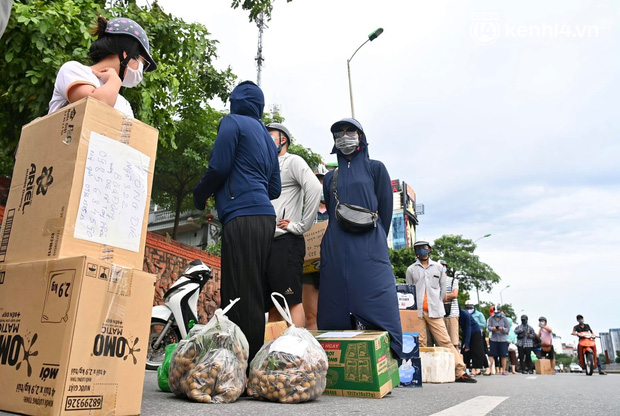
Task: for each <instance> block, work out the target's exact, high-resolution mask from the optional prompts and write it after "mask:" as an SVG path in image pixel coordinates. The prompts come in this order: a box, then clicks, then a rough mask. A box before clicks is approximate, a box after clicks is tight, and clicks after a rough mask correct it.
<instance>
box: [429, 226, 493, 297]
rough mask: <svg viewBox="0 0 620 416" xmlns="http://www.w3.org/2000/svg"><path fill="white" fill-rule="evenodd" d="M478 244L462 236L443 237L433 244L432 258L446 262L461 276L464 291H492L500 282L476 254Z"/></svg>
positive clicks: (460, 282) (460, 283)
mask: <svg viewBox="0 0 620 416" xmlns="http://www.w3.org/2000/svg"><path fill="white" fill-rule="evenodd" d="M475 249H476V244H474V242H473V241H472V240H470V239H467V238H463V236H461V235H443V236H441V237H440V238H438V239H436V240H435V242H434V244H433V251H432V253H431V256H432V257H433V259H435V260H439V259H442V260H445V261H446V262H447V263H448V267H450V268H451V269H453V270H454V271H455V273H457V274H461V275H462V276H461V278H460V280H459V285H460V287H461V289H462V290H463V291H469V290H472V289H478V290H483V291H490V290H491V289H492V288H493V286H494V285H495V284H497V283H498V282H499V281H500V277H499V276H498V275H497V273H495V272H494V271H493V269H492V268H491V266H489V265H488V264H486V263H483V262H481V261H480V259H479V257H478V256H477V255H475V254H474V250H475Z"/></svg>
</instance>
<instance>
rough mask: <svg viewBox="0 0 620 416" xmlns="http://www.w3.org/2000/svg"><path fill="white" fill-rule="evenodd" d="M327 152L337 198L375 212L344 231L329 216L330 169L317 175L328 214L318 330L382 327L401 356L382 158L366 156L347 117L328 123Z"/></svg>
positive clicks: (358, 129)
mask: <svg viewBox="0 0 620 416" xmlns="http://www.w3.org/2000/svg"><path fill="white" fill-rule="evenodd" d="M331 132H332V135H333V137H334V147H333V149H332V154H334V153H335V154H336V155H337V157H338V178H337V192H338V200H339V201H340V203H342V204H344V203H348V204H353V205H358V206H361V207H364V208H366V209H368V210H371V211H373V212H376V213H378V221H377V223H376V227H374V228H372V229H370V230H369V231H366V232H364V233H362V234H353V233H349V232H347V231H345V230H344V229H343V228H342V227H341V225H340V224H339V223H338V220H337V219H336V215H335V209H336V199H335V197H334V193H333V190H332V183H333V179H334V171H332V172H329V173H328V174H327V175H325V177H324V178H323V195H324V196H325V206H326V208H327V212H328V214H329V222H328V225H327V230H326V231H325V235H324V236H323V240H322V242H321V268H320V269H321V290H320V291H319V305H318V316H317V325H318V328H319V329H323V330H325V329H327V330H338V329H340V330H343V329H364V328H365V329H382V330H385V331H388V332H389V334H390V337H391V347H392V350H393V351H394V353H395V354H396V355H397V356H399V357H401V358H406V357H403V353H402V338H403V336H402V329H401V325H400V314H399V311H398V298H397V293H396V285H395V279H394V273H393V271H392V266H391V264H390V258H389V255H388V245H387V234H388V231H389V230H390V223H391V222H392V204H393V197H392V186H391V183H390V175H389V174H388V171H387V169H386V168H385V166H384V165H383V163H381V162H379V161H378V160H371V159H370V158H369V156H368V143H367V141H366V135H365V134H364V130H363V129H362V126H361V124H360V123H359V122H358V121H357V120H355V119H352V118H345V119H342V120H340V121H338V122H336V123H334V125H332V126H331Z"/></svg>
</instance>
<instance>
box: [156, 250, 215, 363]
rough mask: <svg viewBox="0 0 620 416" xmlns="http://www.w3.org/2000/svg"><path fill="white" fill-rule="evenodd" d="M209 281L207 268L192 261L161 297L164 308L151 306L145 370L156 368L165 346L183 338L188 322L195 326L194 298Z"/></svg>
mask: <svg viewBox="0 0 620 416" xmlns="http://www.w3.org/2000/svg"><path fill="white" fill-rule="evenodd" d="M211 278H212V274H211V268H209V266H207V265H206V264H204V263H203V262H202V261H201V260H194V261H192V262H191V263H190V264H189V266H187V268H186V269H185V271H184V272H183V274H182V275H181V276H179V278H178V279H177V281H176V282H174V284H173V285H172V286H170V288H169V289H168V291H167V292H166V293H165V294H164V304H163V305H157V306H153V311H152V312H151V332H150V334H149V348H148V352H147V356H146V369H147V370H156V369H157V367H159V365H160V364H161V363H162V362H163V360H164V355H165V352H166V346H167V345H170V344H174V343H177V342H179V341H180V340H182V339H184V338H185V337H186V336H187V333H188V332H189V323H190V321H191V320H193V321H194V322H195V323H198V297H199V296H200V292H201V291H202V288H203V287H204V286H205V285H206V284H207V282H208V281H209V279H211Z"/></svg>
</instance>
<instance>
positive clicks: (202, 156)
mask: <svg viewBox="0 0 620 416" xmlns="http://www.w3.org/2000/svg"><path fill="white" fill-rule="evenodd" d="M222 116H223V113H221V112H219V111H216V110H213V109H212V108H210V107H207V108H198V109H197V110H196V111H195V112H194V113H193V114H191V115H188V116H187V118H184V119H181V120H178V121H176V124H177V126H176V133H175V136H174V138H175V140H174V145H172V144H171V145H168V146H159V148H158V149H157V165H156V175H155V177H154V179H153V193H152V198H153V201H154V202H155V203H156V204H157V205H160V206H162V207H164V208H166V209H168V210H170V211H172V212H174V213H175V217H174V218H175V219H174V227H173V230H172V238H173V239H176V238H177V230H178V226H179V217H180V214H181V212H183V211H186V210H191V209H194V203H193V195H192V189H193V188H194V186H195V185H196V184H197V183H198V181H200V178H201V177H202V175H203V174H204V172H205V170H206V169H207V167H208V161H209V157H210V156H211V151H212V149H213V143H214V141H215V136H216V134H217V126H218V123H219V121H220V119H221V118H222ZM211 205H212V204H211Z"/></svg>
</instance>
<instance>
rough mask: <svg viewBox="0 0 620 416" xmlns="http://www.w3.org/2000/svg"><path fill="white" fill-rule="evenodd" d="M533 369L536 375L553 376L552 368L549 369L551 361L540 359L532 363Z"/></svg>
mask: <svg viewBox="0 0 620 416" xmlns="http://www.w3.org/2000/svg"><path fill="white" fill-rule="evenodd" d="M534 368H535V369H536V374H543V375H549V374H553V370H554V369H553V368H551V360H548V359H546V358H541V359H538V360H536V361H534Z"/></svg>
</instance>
